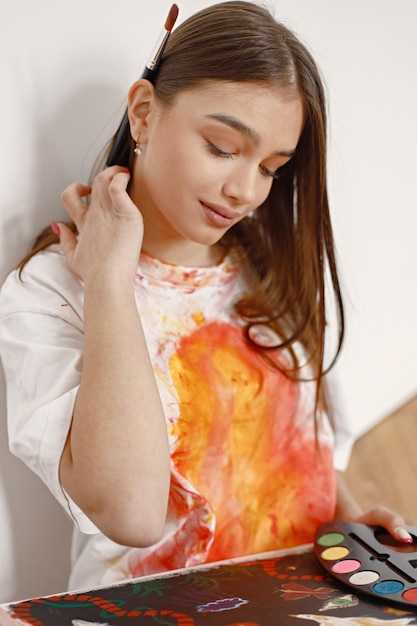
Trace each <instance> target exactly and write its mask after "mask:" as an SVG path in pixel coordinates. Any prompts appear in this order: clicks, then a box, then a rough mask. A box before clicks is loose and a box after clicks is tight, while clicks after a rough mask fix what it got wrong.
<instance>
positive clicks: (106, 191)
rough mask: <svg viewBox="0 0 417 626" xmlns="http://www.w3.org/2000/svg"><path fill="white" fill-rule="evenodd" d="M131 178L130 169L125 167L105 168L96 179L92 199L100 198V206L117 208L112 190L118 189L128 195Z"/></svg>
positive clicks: (110, 209) (120, 192)
mask: <svg viewBox="0 0 417 626" xmlns="http://www.w3.org/2000/svg"><path fill="white" fill-rule="evenodd" d="M129 178H130V173H129V170H127V169H126V168H123V167H119V166H113V167H109V168H107V169H105V170H103V171H102V172H100V173H99V174H98V175H97V176H96V177H95V179H94V184H93V191H92V201H94V200H96V199H98V201H99V204H100V206H101V207H102V208H103V209H107V210H109V211H112V210H113V209H114V208H116V209H117V208H118V207H117V206H116V207H115V203H114V201H115V197H114V195H113V193H112V191H113V190H116V193H118V194H123V196H124V197H126V187H127V185H128V182H129ZM119 197H120V196H119Z"/></svg>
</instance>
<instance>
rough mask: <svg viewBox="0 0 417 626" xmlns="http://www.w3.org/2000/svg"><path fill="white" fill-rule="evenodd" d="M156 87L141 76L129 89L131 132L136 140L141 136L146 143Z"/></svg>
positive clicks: (142, 141)
mask: <svg viewBox="0 0 417 626" xmlns="http://www.w3.org/2000/svg"><path fill="white" fill-rule="evenodd" d="M155 98H156V96H155V88H154V86H153V85H152V83H151V82H149V80H146V79H145V78H140V79H139V80H137V81H136V82H135V83H134V84H133V85H132V87H131V88H130V90H129V95H128V115H129V124H130V133H131V135H132V138H133V139H134V140H135V141H136V140H137V138H138V137H139V136H140V138H141V143H146V135H147V130H148V117H149V114H150V113H151V111H152V110H153V107H154V106H155Z"/></svg>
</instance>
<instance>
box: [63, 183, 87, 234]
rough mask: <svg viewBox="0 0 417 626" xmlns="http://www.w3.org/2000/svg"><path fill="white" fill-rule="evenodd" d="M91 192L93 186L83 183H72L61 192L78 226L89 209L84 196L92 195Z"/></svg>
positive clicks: (66, 206) (65, 204) (65, 205)
mask: <svg viewBox="0 0 417 626" xmlns="http://www.w3.org/2000/svg"><path fill="white" fill-rule="evenodd" d="M90 193H91V187H87V186H86V185H82V184H81V183H72V184H71V185H69V186H68V187H66V189H64V191H63V192H62V193H61V202H62V204H63V205H64V207H65V208H66V210H67V211H68V213H69V215H70V216H71V218H72V220H73V222H74V223H75V224H76V226H77V227H78V226H79V225H80V222H81V221H82V219H83V218H84V215H85V212H86V211H87V209H88V206H87V205H86V203H85V202H84V198H86V197H87V196H88V195H90Z"/></svg>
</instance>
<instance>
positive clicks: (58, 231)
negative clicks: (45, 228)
mask: <svg viewBox="0 0 417 626" xmlns="http://www.w3.org/2000/svg"><path fill="white" fill-rule="evenodd" d="M51 228H52V230H53V232H54V233H55V235H56V236H57V237H59V235H60V234H61V229H60V228H59V226H58V224H57V223H56V222H54V221H53V220H52V222H51Z"/></svg>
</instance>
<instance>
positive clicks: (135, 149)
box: [133, 135, 142, 156]
mask: <svg viewBox="0 0 417 626" xmlns="http://www.w3.org/2000/svg"><path fill="white" fill-rule="evenodd" d="M133 152H134V153H135V154H137V155H138V156H140V155H141V154H142V148H141V147H140V135H138V138H137V139H136V146H135V148H134V150H133Z"/></svg>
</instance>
